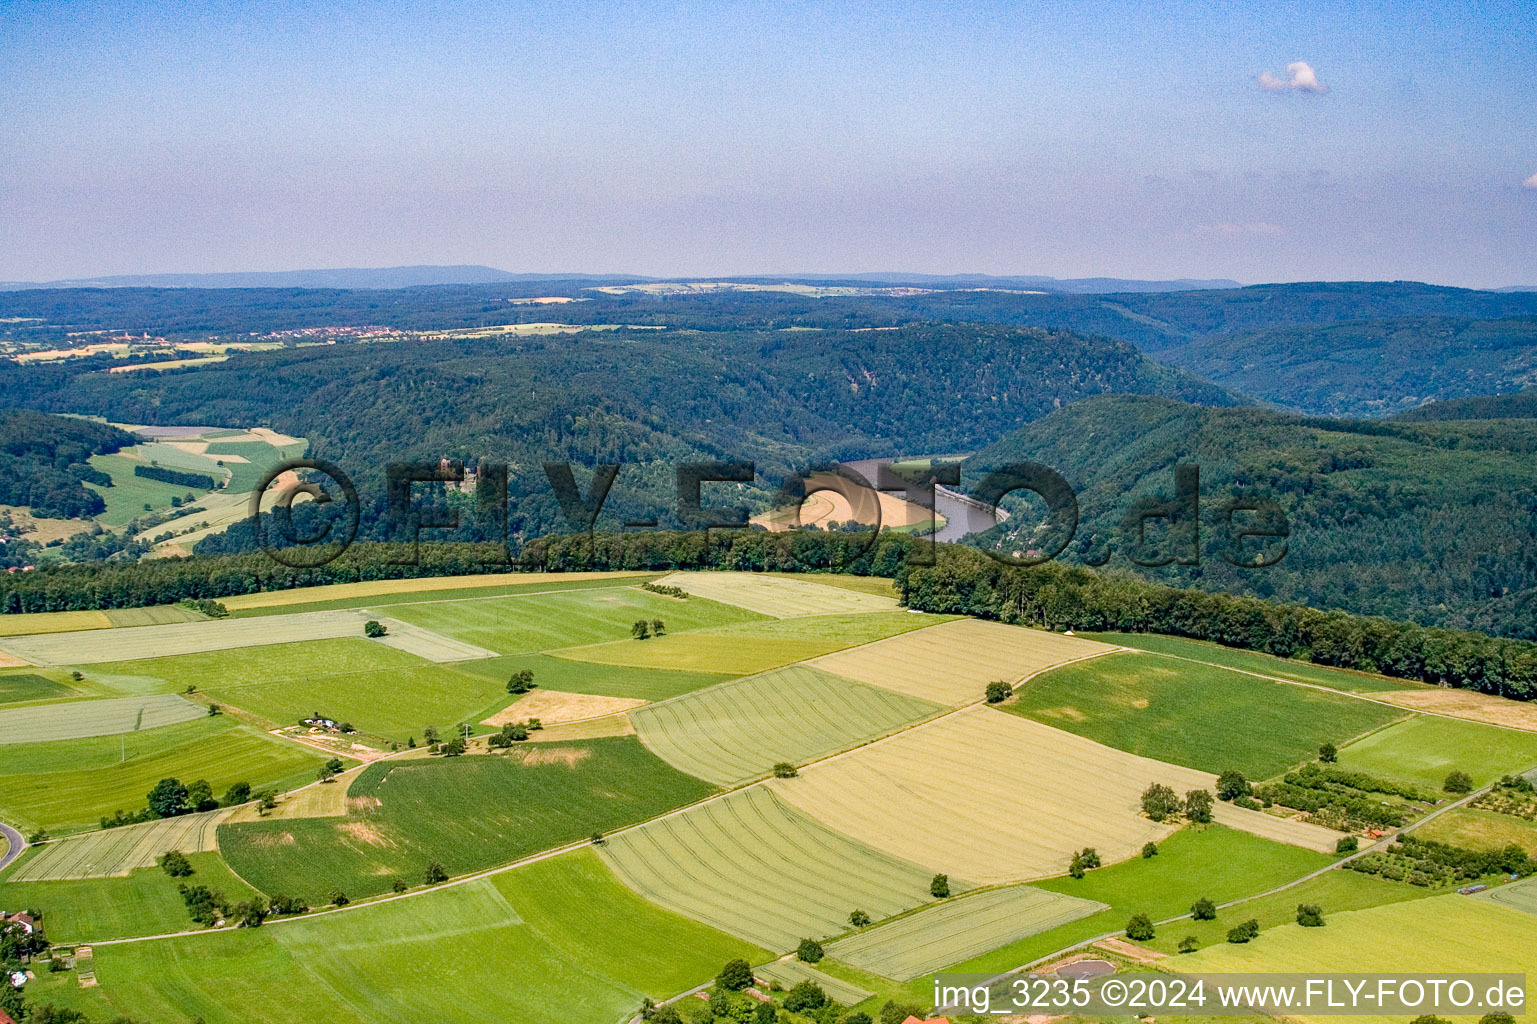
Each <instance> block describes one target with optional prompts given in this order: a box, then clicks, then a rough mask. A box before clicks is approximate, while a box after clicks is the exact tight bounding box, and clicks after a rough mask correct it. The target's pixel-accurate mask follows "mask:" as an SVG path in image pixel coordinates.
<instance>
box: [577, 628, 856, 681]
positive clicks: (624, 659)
mask: <svg viewBox="0 0 1537 1024" xmlns="http://www.w3.org/2000/svg"><path fill="white" fill-rule="evenodd" d="M842 646H844V645H843V644H835V643H830V642H827V641H819V640H807V639H803V638H799V637H776V638H773V639H761V640H750V639H748V638H746V637H744V636H741V635H729V634H726V635H722V634H716V633H701V632H692V633H668V634H667V635H666V636H659V637H654V638H652V639H650V640H616V641H614V642H613V643H606V644H593V645H592V646H590V647H572V648H569V649H567V650H564V651H554V652H551V653H552V656H553V657H555V658H558V659H562V660H569V661H583V662H589V663H591V664H597V665H613V666H616V667H624V668H643V669H671V670H681V671H683V672H698V673H719V674H721V675H732V676H736V675H747V674H748V673H750V672H763V671H766V670H767V669H771V668H778V667H779V666H780V665H789V664H791V663H793V662H797V661H805V660H806V659H807V658H814V657H816V656H817V655H819V654H826V653H827V652H828V651H829V650H837V649H839V648H840V647H842Z"/></svg>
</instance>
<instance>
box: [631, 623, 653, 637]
mask: <svg viewBox="0 0 1537 1024" xmlns="http://www.w3.org/2000/svg"><path fill="white" fill-rule="evenodd" d="M630 635H631V636H632V637H634V638H635V639H637V640H645V639H647V638H649V637H650V636H651V624H650V623H649V622H647V621H646V620H645V619H636V620H635V624H634V625H633V626H631V627H630Z"/></svg>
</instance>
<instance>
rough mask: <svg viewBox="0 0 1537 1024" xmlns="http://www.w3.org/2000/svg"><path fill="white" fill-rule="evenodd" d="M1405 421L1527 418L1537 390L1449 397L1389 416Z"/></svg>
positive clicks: (1534, 409)
mask: <svg viewBox="0 0 1537 1024" xmlns="http://www.w3.org/2000/svg"><path fill="white" fill-rule="evenodd" d="M1392 418H1393V419H1395V420H1401V421H1403V422H1406V423H1423V422H1426V421H1429V420H1507V419H1508V420H1529V419H1534V418H1537V390H1532V391H1519V392H1517V393H1515V394H1513V395H1475V396H1474V397H1472V398H1450V399H1447V400H1446V401H1444V402H1426V403H1425V404H1424V405H1422V406H1419V407H1418V408H1415V409H1410V410H1409V411H1407V412H1401V413H1399V414H1398V415H1397V416H1394V417H1392Z"/></svg>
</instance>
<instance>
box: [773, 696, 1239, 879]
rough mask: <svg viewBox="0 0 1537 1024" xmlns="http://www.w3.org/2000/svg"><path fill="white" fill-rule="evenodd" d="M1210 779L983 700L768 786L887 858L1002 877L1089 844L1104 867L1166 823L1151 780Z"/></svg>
mask: <svg viewBox="0 0 1537 1024" xmlns="http://www.w3.org/2000/svg"><path fill="white" fill-rule="evenodd" d="M1211 781H1212V780H1211V777H1210V776H1208V775H1205V774H1203V773H1201V772H1197V771H1192V770H1190V769H1188V768H1180V767H1177V766H1175V765H1169V764H1160V763H1158V762H1156V761H1150V760H1148V759H1146V758H1142V757H1137V756H1134V755H1131V754H1127V753H1123V752H1122V751H1119V750H1115V749H1112V748H1110V747H1105V746H1100V745H1099V744H1096V743H1092V742H1090V741H1088V740H1085V739H1082V738H1081V737H1078V736H1075V735H1073V734H1071V733H1066V732H1061V731H1059V730H1056V729H1050V728H1047V727H1045V726H1043V725H1039V724H1036V723H1034V722H1030V721H1027V720H1025V719H1022V718H1017V717H1015V716H1012V715H1005V714H1001V713H999V712H998V711H996V710H993V709H991V708H986V707H980V706H979V707H974V708H967V709H965V710H962V711H959V712H957V713H955V714H952V715H949V716H947V717H945V718H941V719H938V720H936V721H934V722H930V723H927V724H925V725H921V726H918V727H916V728H913V729H909V730H907V731H906V732H903V733H899V734H897V735H896V736H893V737H891V738H889V739H885V740H882V741H880V742H878V743H872V744H869V745H867V746H864V747H860V748H859V749H857V750H854V751H851V752H849V753H847V754H843V755H841V756H839V757H835V758H831V759H829V760H827V761H823V762H820V763H818V764H814V765H811V766H810V767H808V768H806V769H805V770H804V771H802V772H801V774H800V777H799V778H794V779H783V780H781V779H775V780H773V781H772V782H770V783H769V785H770V786H771V787H772V788H773V789H774V791H775V792H776V793H777V794H778V795H779V796H780V797H781V798H783V799H784V800H786V801H788V802H789V803H790V804H792V805H793V806H795V807H797V808H799V809H800V810H801V811H803V812H805V813H806V814H809V815H811V816H812V817H813V818H816V819H817V820H819V821H821V822H823V823H825V824H826V825H828V826H829V827H831V828H835V829H837V830H838V831H840V832H843V833H846V834H848V835H850V836H852V837H854V838H855V839H858V840H861V841H862V842H865V843H868V844H870V845H871V846H874V847H877V848H879V849H882V850H885V851H887V852H888V853H890V854H892V855H893V856H896V857H902V858H905V859H908V860H912V861H916V862H917V863H920V864H927V865H930V866H932V867H933V869H934V870H935V871H943V872H945V873H947V874H950V875H953V876H956V877H960V878H969V879H971V880H972V881H974V882H977V883H1003V882H1014V881H1019V880H1022V879H1028V878H1041V877H1045V876H1048V875H1055V874H1058V873H1060V872H1063V871H1066V870H1067V867H1068V862H1069V861H1070V860H1071V859H1072V855H1073V852H1074V851H1075V850H1078V849H1081V848H1082V847H1085V846H1092V847H1094V848H1095V849H1097V850H1098V851H1099V853H1100V856H1101V857H1103V858H1104V860H1105V861H1106V862H1111V861H1115V860H1121V859H1124V858H1126V857H1130V856H1133V855H1135V854H1136V853H1137V852H1138V851H1140V850H1141V849H1142V844H1144V843H1146V842H1149V841H1152V840H1159V839H1162V838H1163V837H1164V836H1166V835H1168V833H1169V832H1170V830H1171V826H1169V825H1160V824H1157V823H1155V822H1152V821H1150V820H1148V819H1147V818H1145V817H1142V816H1141V796H1142V792H1143V790H1145V789H1146V788H1147V786H1148V785H1149V784H1150V783H1153V782H1159V783H1163V784H1166V785H1169V786H1172V787H1173V788H1174V790H1175V792H1177V793H1185V792H1187V791H1189V790H1192V789H1207V788H1210V786H1211ZM982 836H985V837H986V841H985V842H982V841H979V837H982Z"/></svg>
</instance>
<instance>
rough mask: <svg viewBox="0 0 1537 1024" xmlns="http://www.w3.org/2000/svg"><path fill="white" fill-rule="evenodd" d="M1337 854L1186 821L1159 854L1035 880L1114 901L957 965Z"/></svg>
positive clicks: (1175, 909) (1259, 882)
mask: <svg viewBox="0 0 1537 1024" xmlns="http://www.w3.org/2000/svg"><path fill="white" fill-rule="evenodd" d="M1333 859H1334V858H1332V857H1329V856H1327V855H1325V854H1320V853H1314V852H1312V851H1308V850H1303V849H1299V848H1297V847H1293V846H1284V845H1282V844H1280V843H1273V842H1270V841H1269V840H1265V839H1260V838H1258V837H1256V836H1251V835H1248V834H1247V833H1244V832H1237V831H1234V830H1233V829H1229V828H1223V827H1222V826H1220V825H1209V826H1206V827H1205V828H1202V829H1199V830H1197V829H1192V828H1186V829H1182V830H1181V831H1179V832H1177V833H1175V834H1174V835H1172V836H1170V837H1169V838H1168V839H1166V840H1164V841H1163V842H1160V843H1159V844H1158V855H1157V856H1156V857H1146V858H1144V857H1134V858H1132V859H1131V860H1127V861H1122V862H1121V863H1119V864H1109V865H1106V866H1105V867H1102V868H1097V869H1095V870H1093V871H1090V872H1088V873H1087V874H1085V875H1084V877H1082V878H1071V877H1069V876H1067V875H1063V876H1061V877H1058V878H1052V879H1048V880H1046V881H1043V882H1035V883H1033V884H1034V885H1035V886H1036V887H1037V888H1040V889H1044V890H1048V891H1050V892H1058V893H1063V894H1065V895H1068V896H1077V897H1078V898H1080V899H1085V900H1095V901H1097V902H1100V903H1104V904H1107V905H1108V906H1109V907H1110V909H1109V910H1106V911H1101V912H1100V913H1098V914H1094V915H1092V916H1090V917H1085V918H1081V919H1080V920H1077V921H1073V922H1071V923H1069V924H1065V925H1061V926H1058V927H1056V928H1052V929H1049V930H1047V931H1044V932H1041V933H1039V934H1036V935H1032V936H1029V937H1027V938H1024V939H1020V940H1019V941H1016V942H1011V943H1009V944H1008V945H1005V946H1000V947H999V948H997V949H995V950H992V951H991V952H988V953H984V954H982V955H980V956H977V957H973V958H972V959H970V960H967V961H964V962H962V963H959V964H955V965H953V967H952V969H954V970H957V971H974V972H979V973H980V972H998V971H1006V970H1010V969H1012V968H1015V967H1018V966H1019V965H1021V964H1026V963H1031V962H1033V961H1035V960H1037V959H1039V958H1041V957H1043V956H1047V955H1048V954H1050V953H1052V952H1054V951H1056V950H1059V949H1062V948H1064V947H1067V946H1071V945H1073V944H1075V943H1078V942H1082V941H1084V940H1085V939H1089V938H1092V937H1094V936H1096V935H1102V934H1105V933H1106V932H1114V931H1119V930H1120V929H1122V928H1124V927H1125V926H1126V920H1127V918H1129V917H1130V916H1131V915H1132V914H1147V915H1148V916H1149V917H1150V918H1152V919H1153V920H1154V921H1159V920H1162V919H1164V918H1167V917H1174V916H1176V915H1179V914H1184V913H1188V912H1189V910H1190V905H1191V904H1192V903H1194V902H1195V901H1196V900H1197V899H1200V898H1201V897H1203V896H1204V897H1206V898H1208V899H1211V900H1212V901H1214V902H1216V903H1226V902H1228V901H1230V900H1235V899H1239V898H1241V897H1244V896H1252V895H1256V894H1258V893H1262V892H1265V891H1267V890H1269V889H1273V888H1275V887H1276V886H1278V885H1283V884H1285V883H1286V882H1290V881H1292V880H1294V879H1296V878H1300V877H1301V876H1302V875H1305V874H1307V873H1308V872H1310V871H1314V870H1317V869H1318V868H1321V867H1325V866H1327V865H1328V864H1329V863H1330V862H1331V861H1332V860H1333ZM1181 934H1184V933H1183V932H1182V933H1181Z"/></svg>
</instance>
